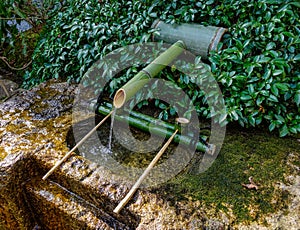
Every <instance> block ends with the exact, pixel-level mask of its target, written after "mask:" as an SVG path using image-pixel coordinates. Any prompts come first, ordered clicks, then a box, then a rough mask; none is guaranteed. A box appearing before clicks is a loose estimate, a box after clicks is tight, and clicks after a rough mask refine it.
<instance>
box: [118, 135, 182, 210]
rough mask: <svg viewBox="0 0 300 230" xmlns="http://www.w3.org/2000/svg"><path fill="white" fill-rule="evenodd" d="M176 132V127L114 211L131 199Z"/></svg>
mask: <svg viewBox="0 0 300 230" xmlns="http://www.w3.org/2000/svg"><path fill="white" fill-rule="evenodd" d="M177 132H178V129H176V130H175V132H174V133H173V134H172V136H171V137H170V138H169V139H168V141H167V142H166V143H165V144H164V146H163V147H162V148H161V149H160V150H159V152H158V153H157V154H156V156H155V157H154V158H153V160H152V161H151V163H150V164H149V165H148V167H147V168H146V169H145V171H144V172H143V174H142V175H141V176H140V178H139V179H138V180H137V181H136V182H135V184H134V185H133V186H132V188H131V189H130V191H129V192H128V193H127V195H126V196H125V197H124V198H123V200H121V202H120V203H119V204H118V206H117V207H116V208H115V209H114V212H115V213H119V212H120V211H121V209H122V208H124V206H125V205H126V204H127V203H128V201H129V200H130V199H131V197H132V196H133V194H134V193H135V192H136V190H137V189H138V188H139V186H140V185H141V184H142V182H143V180H144V179H145V177H146V176H147V175H148V173H149V172H150V170H151V169H152V168H153V167H154V165H155V164H156V163H157V161H158V160H159V158H160V157H161V156H162V154H163V153H164V152H165V151H166V149H167V147H168V146H169V145H170V143H171V141H172V140H173V138H174V137H175V135H176V133H177Z"/></svg>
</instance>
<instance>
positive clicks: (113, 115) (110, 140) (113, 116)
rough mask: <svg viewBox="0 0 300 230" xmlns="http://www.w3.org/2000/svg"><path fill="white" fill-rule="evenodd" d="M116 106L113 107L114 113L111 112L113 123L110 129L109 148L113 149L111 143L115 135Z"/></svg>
mask: <svg viewBox="0 0 300 230" xmlns="http://www.w3.org/2000/svg"><path fill="white" fill-rule="evenodd" d="M116 111H117V109H116V108H113V113H112V114H111V117H110V118H111V123H110V129H109V137H108V149H109V150H110V151H112V148H111V144H112V136H113V127H114V121H115V115H116Z"/></svg>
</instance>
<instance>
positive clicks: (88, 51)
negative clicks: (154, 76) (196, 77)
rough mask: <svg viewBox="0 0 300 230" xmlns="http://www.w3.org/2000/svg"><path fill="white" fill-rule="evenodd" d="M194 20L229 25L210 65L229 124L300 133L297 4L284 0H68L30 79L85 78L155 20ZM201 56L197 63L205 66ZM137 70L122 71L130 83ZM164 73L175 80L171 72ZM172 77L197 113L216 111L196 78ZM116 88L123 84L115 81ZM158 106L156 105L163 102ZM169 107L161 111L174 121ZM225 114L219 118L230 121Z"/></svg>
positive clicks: (143, 36)
mask: <svg viewBox="0 0 300 230" xmlns="http://www.w3.org/2000/svg"><path fill="white" fill-rule="evenodd" d="M157 18H160V19H161V20H163V21H165V22H167V23H180V22H195V23H200V24H204V25H213V26H222V27H227V28H228V29H229V30H228V33H227V34H226V35H225V36H224V38H223V40H222V42H221V44H220V45H219V47H218V50H217V51H216V52H214V53H212V54H211V56H210V58H209V61H210V63H209V65H210V69H211V72H212V73H213V75H214V76H215V78H216V79H217V81H218V82H219V84H220V87H221V89H222V92H223V94H224V96H225V102H226V106H227V111H226V112H227V114H228V116H227V121H228V122H230V121H237V122H239V124H240V125H242V126H257V125H260V124H261V123H264V124H268V125H269V129H270V130H271V131H272V130H274V129H278V130H279V131H280V136H285V135H288V134H292V133H299V132H300V115H299V114H300V111H299V104H300V81H299V79H300V67H299V66H300V65H299V62H300V52H299V50H300V38H299V36H300V21H299V2H296V1H295V0H294V1H291V0H289V1H286V0H261V1H250V0H225V1H218V0H209V1H207V0H200V1H194V0H190V1H168V2H166V1H123V0H122V1H100V2H99V1H96V0H90V1H88V0H83V1H80V2H78V1H72V0H66V1H65V3H64V6H63V7H62V9H61V10H60V11H59V12H58V13H57V15H56V16H55V17H53V18H52V19H51V20H50V21H49V22H48V25H47V27H46V28H45V31H46V33H45V36H44V38H43V39H42V40H41V41H40V44H39V45H38V46H37V48H36V51H35V54H34V56H33V61H34V62H33V70H32V71H31V72H30V73H27V74H26V76H25V83H24V86H26V87H30V86H32V85H34V84H37V83H39V82H41V81H44V80H46V79H49V78H53V77H54V78H58V77H65V78H66V79H67V80H69V81H76V82H79V81H80V80H81V78H82V76H83V74H84V73H85V72H86V71H87V69H88V68H89V67H90V66H91V65H92V64H93V63H94V62H95V61H96V60H98V59H99V58H100V57H102V56H104V55H105V54H107V53H109V52H110V51H112V50H114V49H116V48H119V47H122V46H125V45H128V44H133V43H137V42H147V41H149V40H150V37H151V33H152V32H153V30H152V29H151V24H152V23H153V21H154V20H155V19H157ZM197 62H198V61H196V63H195V64H196V65H197V64H199V63H197ZM134 71H136V67H134V68H133V69H131V70H129V71H127V74H125V75H124V76H122V75H121V76H118V79H117V80H116V81H118V82H123V81H125V80H127V79H128V78H129V77H130V76H132V73H133V72H134ZM170 71H171V70H169V71H164V73H163V77H165V78H166V79H169V80H170V79H171V78H170V76H171V74H172V73H170ZM175 76H177V78H175V79H174V78H172V79H173V81H174V82H176V83H177V84H178V85H179V86H180V87H181V88H183V89H184V90H185V91H186V92H187V93H188V94H189V95H190V96H191V98H192V99H193V101H194V102H195V106H196V109H197V111H198V113H199V115H201V116H203V117H206V118H210V117H214V116H216V114H214V113H211V112H210V111H209V109H208V107H207V106H206V101H205V97H204V94H203V92H200V90H199V89H198V88H197V87H196V85H195V82H193V80H192V78H191V77H190V76H184V75H183V74H180V73H179V74H176V75H175ZM110 86H111V89H110V91H111V92H113V91H114V90H115V89H116V87H117V86H118V84H110ZM160 104H161V103H157V106H160V107H161V108H165V106H162V105H160ZM168 114H170V111H165V112H163V115H164V116H163V117H164V118H165V119H167V118H168ZM223 118H224V117H219V121H223V123H225V122H224V119H223Z"/></svg>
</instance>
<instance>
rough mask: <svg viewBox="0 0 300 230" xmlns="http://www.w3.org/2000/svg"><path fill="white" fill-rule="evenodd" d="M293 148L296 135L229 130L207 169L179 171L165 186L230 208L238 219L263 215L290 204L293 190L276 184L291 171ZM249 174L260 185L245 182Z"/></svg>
mask: <svg viewBox="0 0 300 230" xmlns="http://www.w3.org/2000/svg"><path fill="white" fill-rule="evenodd" d="M290 153H299V143H297V141H296V140H295V139H293V138H284V139H283V138H278V137H276V136H274V135H270V134H267V133H264V132H261V131H255V130H246V131H245V130H243V131H236V130H231V131H229V132H227V136H226V139H225V142H224V145H223V148H222V150H221V152H220V154H219V156H218V157H217V159H216V160H215V162H214V163H213V165H212V166H211V167H210V168H209V169H208V170H207V171H206V172H204V173H202V174H199V175H190V174H185V175H181V176H178V177H177V178H175V179H174V180H172V181H170V182H169V183H168V184H167V185H166V186H165V187H164V188H163V189H167V191H168V195H169V196H171V195H170V194H173V195H172V196H173V197H172V199H175V200H176V201H180V200H184V199H186V198H189V199H192V200H199V201H200V202H201V203H202V204H203V206H204V207H214V208H216V209H217V210H224V211H225V212H227V213H229V211H230V210H229V208H230V209H231V210H232V213H233V215H234V218H235V219H236V221H238V222H249V221H254V220H256V221H263V220H262V219H260V217H261V216H262V215H264V214H267V213H273V212H276V211H277V210H279V209H280V210H284V209H286V202H287V199H288V198H289V196H288V195H289V194H288V193H287V192H283V191H281V190H279V189H278V188H276V186H275V184H276V183H278V182H279V181H281V182H285V179H284V177H285V175H286V174H288V173H291V168H290V167H289V166H288V164H287V160H288V155H289V154H290ZM249 177H252V178H253V181H254V182H255V184H257V185H258V187H259V189H258V190H254V189H247V188H245V187H243V186H242V184H248V183H249ZM174 194H175V195H174Z"/></svg>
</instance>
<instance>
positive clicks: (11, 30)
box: [0, 0, 59, 78]
mask: <svg viewBox="0 0 300 230" xmlns="http://www.w3.org/2000/svg"><path fill="white" fill-rule="evenodd" d="M58 2H59V0H45V1H29V0H27V1H24V0H5V1H1V2H0V56H1V60H0V62H1V63H0V64H1V67H2V66H3V68H8V69H9V70H10V71H14V72H15V73H17V75H20V76H21V78H22V75H23V74H24V71H22V70H23V69H25V68H26V67H28V66H29V63H30V60H31V55H32V53H33V50H34V47H35V45H36V41H37V40H38V37H39V32H40V28H41V25H42V24H44V22H45V21H46V19H47V18H48V16H49V15H50V14H51V12H52V11H53V10H54V9H55V8H57V7H58V6H59V4H58ZM21 22H26V23H27V25H28V28H29V29H30V30H29V31H26V32H24V31H21V30H24V28H21V30H20V28H18V26H19V25H20V23H21ZM28 28H27V29H28ZM12 63H13V64H12ZM11 65H13V66H14V67H12V66H11ZM16 66H20V68H16Z"/></svg>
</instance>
